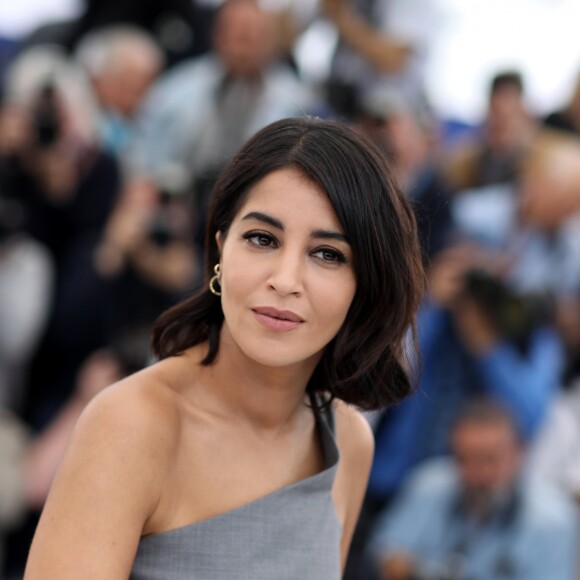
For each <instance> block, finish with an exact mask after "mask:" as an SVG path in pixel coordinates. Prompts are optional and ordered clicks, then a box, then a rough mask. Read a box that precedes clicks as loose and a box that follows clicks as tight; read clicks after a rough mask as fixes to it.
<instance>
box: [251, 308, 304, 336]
mask: <svg viewBox="0 0 580 580" xmlns="http://www.w3.org/2000/svg"><path fill="white" fill-rule="evenodd" d="M252 312H253V313H254V316H255V317H256V319H257V320H258V322H260V323H261V324H262V325H263V326H265V327H266V328H268V329H269V330H273V331H275V332H287V331H289V330H294V329H296V328H298V327H299V326H300V325H301V324H302V323H303V322H304V319H303V318H302V317H301V316H299V315H298V314H296V313H295V312H292V311H290V310H278V309H276V308H271V307H268V306H264V307H258V308H253V309H252Z"/></svg>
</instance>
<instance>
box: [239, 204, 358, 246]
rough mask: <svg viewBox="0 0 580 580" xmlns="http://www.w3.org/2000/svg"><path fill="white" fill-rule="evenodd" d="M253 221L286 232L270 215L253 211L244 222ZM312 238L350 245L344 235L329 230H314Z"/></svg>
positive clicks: (281, 224)
mask: <svg viewBox="0 0 580 580" xmlns="http://www.w3.org/2000/svg"><path fill="white" fill-rule="evenodd" d="M251 219H254V220H258V221H261V222H264V223H266V224H268V225H270V226H272V227H274V228H276V229H279V230H282V231H284V224H283V223H282V222H281V221H280V220H278V219H276V218H274V217H272V216H269V215H268V214H265V213H262V212H259V211H251V212H250V213H247V214H246V215H245V216H244V217H243V218H242V220H251ZM310 237H312V238H322V239H323V240H338V241H340V242H345V243H346V244H348V243H349V241H348V238H347V237H346V236H345V235H344V234H342V233H340V232H334V231H329V230H314V231H313V232H312V233H311V234H310Z"/></svg>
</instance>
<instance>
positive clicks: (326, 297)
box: [310, 276, 356, 332]
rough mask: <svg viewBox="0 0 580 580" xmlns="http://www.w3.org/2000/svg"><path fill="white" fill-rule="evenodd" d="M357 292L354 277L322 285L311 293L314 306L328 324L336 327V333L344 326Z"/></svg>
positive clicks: (346, 277)
mask: <svg viewBox="0 0 580 580" xmlns="http://www.w3.org/2000/svg"><path fill="white" fill-rule="evenodd" d="M355 291H356V283H355V280H354V277H353V276H345V277H344V278H342V279H340V280H337V281H333V282H332V283H328V284H320V285H319V286H318V287H317V288H315V289H313V291H312V292H311V293H310V295H311V300H312V302H313V306H315V308H316V310H317V311H318V313H319V314H320V316H321V319H323V320H324V322H325V323H326V324H329V325H331V326H334V327H336V332H338V329H339V328H340V327H341V326H342V323H343V322H344V319H345V318H346V315H347V314H348V310H349V308H350V305H351V304H352V301H353V298H354V295H355Z"/></svg>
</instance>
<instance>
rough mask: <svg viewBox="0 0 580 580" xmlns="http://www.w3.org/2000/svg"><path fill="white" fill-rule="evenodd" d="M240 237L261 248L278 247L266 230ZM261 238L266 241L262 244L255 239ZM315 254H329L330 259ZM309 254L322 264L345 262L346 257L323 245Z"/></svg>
mask: <svg viewBox="0 0 580 580" xmlns="http://www.w3.org/2000/svg"><path fill="white" fill-rule="evenodd" d="M242 238H243V239H244V240H246V241H247V242H248V243H249V244H251V245H252V246H254V247H256V248H258V249H261V248H271V247H274V248H277V247H278V241H277V240H276V238H275V237H274V236H272V235H271V234H268V233H266V232H256V231H253V232H248V233H246V234H244V235H243V236H242ZM260 238H261V239H262V240H266V241H267V243H266V244H262V243H259V242H258V241H257V240H258V239H260ZM252 240H256V241H252ZM316 254H323V255H324V254H326V255H327V257H328V255H330V256H331V258H330V259H326V258H323V257H319V256H317V255H316ZM310 255H311V256H314V257H315V258H316V259H318V260H320V261H321V262H323V263H324V264H346V262H347V259H346V256H345V255H344V254H343V253H342V252H340V251H338V250H336V249H335V248H327V247H323V248H316V249H315V250H313V251H311V252H310Z"/></svg>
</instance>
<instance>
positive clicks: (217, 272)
mask: <svg viewBox="0 0 580 580" xmlns="http://www.w3.org/2000/svg"><path fill="white" fill-rule="evenodd" d="M213 271H214V275H213V276H212V277H211V280H210V281H209V291H210V292H211V293H212V294H213V295H214V296H221V295H222V293H221V288H220V290H216V288H215V283H216V282H217V283H218V284H219V283H220V265H219V264H216V265H215V266H214V268H213Z"/></svg>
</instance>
